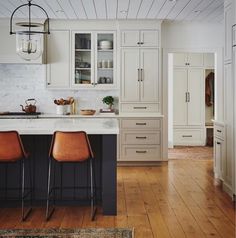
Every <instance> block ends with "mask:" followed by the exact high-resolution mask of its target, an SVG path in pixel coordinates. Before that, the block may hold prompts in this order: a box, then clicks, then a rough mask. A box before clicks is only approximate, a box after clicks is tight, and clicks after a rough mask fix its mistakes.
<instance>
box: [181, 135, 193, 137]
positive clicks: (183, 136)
mask: <svg viewBox="0 0 236 238" xmlns="http://www.w3.org/2000/svg"><path fill="white" fill-rule="evenodd" d="M182 137H193V136H192V135H183V136H182Z"/></svg>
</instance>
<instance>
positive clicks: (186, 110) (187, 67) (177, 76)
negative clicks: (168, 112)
mask: <svg viewBox="0 0 236 238" xmlns="http://www.w3.org/2000/svg"><path fill="white" fill-rule="evenodd" d="M203 56H204V54H201V53H175V54H174V58H173V66H174V72H173V98H174V100H173V108H174V111H173V125H174V144H175V145H204V69H203V64H204V57H203Z"/></svg>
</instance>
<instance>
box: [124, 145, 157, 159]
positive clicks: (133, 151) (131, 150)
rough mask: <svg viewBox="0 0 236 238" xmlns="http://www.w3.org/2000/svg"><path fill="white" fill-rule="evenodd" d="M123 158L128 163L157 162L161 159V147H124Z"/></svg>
mask: <svg viewBox="0 0 236 238" xmlns="http://www.w3.org/2000/svg"><path fill="white" fill-rule="evenodd" d="M121 157H122V159H124V160H126V161H155V160H160V158H161V147H160V146H159V145H157V146H128V145H122V149H121Z"/></svg>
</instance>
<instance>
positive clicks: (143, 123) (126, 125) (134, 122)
mask: <svg viewBox="0 0 236 238" xmlns="http://www.w3.org/2000/svg"><path fill="white" fill-rule="evenodd" d="M160 127H161V121H160V119H153V120H151V119H122V120H121V128H122V129H145V130H146V129H160Z"/></svg>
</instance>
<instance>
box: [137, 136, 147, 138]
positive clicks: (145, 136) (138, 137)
mask: <svg viewBox="0 0 236 238" xmlns="http://www.w3.org/2000/svg"><path fill="white" fill-rule="evenodd" d="M136 139H147V137H146V136H136Z"/></svg>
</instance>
